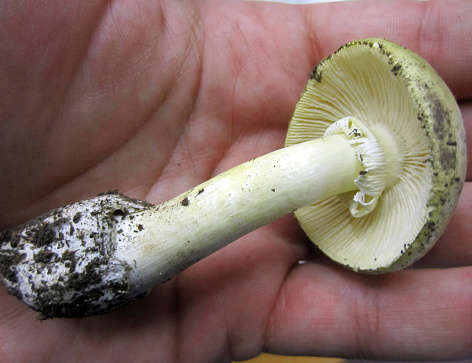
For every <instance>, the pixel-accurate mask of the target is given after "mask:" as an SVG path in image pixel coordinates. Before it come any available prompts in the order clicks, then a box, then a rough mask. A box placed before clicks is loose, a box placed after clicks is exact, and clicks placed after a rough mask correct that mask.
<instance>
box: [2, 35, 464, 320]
mask: <svg viewBox="0 0 472 363" xmlns="http://www.w3.org/2000/svg"><path fill="white" fill-rule="evenodd" d="M464 135H465V133H464V129H463V124H462V119H461V114H460V110H459V108H458V106H457V104H456V102H455V100H454V97H453V96H452V94H451V92H450V91H449V89H448V88H447V87H446V85H445V84H444V82H443V81H442V80H441V79H440V77H439V76H438V75H437V74H436V73H435V72H434V70H433V69H432V68H431V67H430V66H429V65H428V64H427V62H426V61H425V60H423V59H422V58H420V57H419V56H417V55H416V54H414V53H413V52H411V51H409V50H407V49H405V48H403V47H401V46H399V45H397V44H395V43H392V42H389V41H386V40H382V39H364V40H358V41H354V42H351V43H348V44H346V45H344V46H342V47H341V48H340V49H339V50H338V51H337V52H335V53H334V54H333V55H331V56H329V57H328V58H326V59H324V60H323V61H322V62H321V63H320V64H319V65H318V66H317V67H315V69H314V70H313V71H312V72H311V73H310V79H309V81H308V84H307V86H306V88H305V90H304V92H303V94H302V96H301V98H300V100H299V102H298V104H297V106H296V109H295V112H294V114H293V118H292V120H291V123H290V126H289V130H288V134H287V139H286V146H287V147H286V148H283V149H280V150H277V151H274V152H272V153H269V154H267V155H264V156H262V157H260V158H256V159H254V160H250V161H248V162H246V163H244V164H241V165H239V166H236V167H235V168H233V169H230V170H228V171H226V172H224V173H223V174H220V175H218V176H216V177H214V178H213V179H211V180H209V181H207V182H205V183H203V184H201V185H199V186H197V187H195V188H193V189H191V190H189V191H187V192H185V193H183V194H182V195H180V196H178V197H176V198H174V199H172V200H170V201H167V202H165V203H163V204H160V205H157V206H153V205H151V204H149V203H146V202H143V201H139V200H135V199H131V198H128V197H126V196H124V195H122V194H119V193H117V192H112V193H107V194H102V195H99V196H98V197H95V198H91V199H88V200H84V201H80V202H77V203H74V204H71V205H68V206H65V207H62V208H58V209H55V210H52V211H50V212H49V213H46V214H45V215H43V216H40V217H38V218H36V219H34V220H31V221H29V222H27V223H25V224H24V225H21V226H18V227H16V228H13V229H10V230H7V231H5V232H2V233H1V234H0V275H1V277H2V280H3V282H4V284H5V286H6V289H7V291H8V292H9V293H11V294H13V295H15V296H16V297H18V298H19V299H20V300H22V301H23V302H25V303H26V304H27V305H29V306H30V307H31V308H33V309H34V310H37V311H39V312H40V313H41V318H52V317H81V316H89V315H95V314H102V313H105V312H108V311H110V310H112V309H114V308H116V307H118V306H121V305H123V304H125V303H127V302H129V301H132V300H133V299H135V298H136V297H137V296H140V295H143V294H145V293H146V292H148V291H149V290H150V289H151V288H152V287H153V286H155V285H156V284H159V283H163V282H165V281H167V280H169V279H170V278H172V277H173V276H175V275H176V274H178V273H179V272H180V271H182V270H184V269H185V268H187V267H189V266H190V265H192V264H193V263H195V262H197V261H199V260H200V259H202V258H204V257H206V256H208V255H210V254H211V253H213V252H215V251H216V250H218V249H220V248H222V247H224V246H225V245H227V244H228V243H230V242H232V241H234V240H236V239H237V238H239V237H241V236H243V235H245V234H246V233H248V232H250V231H252V230H255V229H257V228H259V227H260V226H263V225H265V224H267V223H269V222H271V221H272V220H274V219H276V218H278V217H280V216H282V215H285V214H288V213H290V212H293V211H295V215H296V217H297V218H298V220H299V221H300V224H301V226H302V228H303V229H304V230H305V232H306V233H307V235H308V236H309V237H310V238H311V239H312V240H313V241H314V242H315V243H316V244H317V245H318V246H319V247H320V248H321V250H323V251H324V252H325V253H326V254H327V255H328V256H329V257H330V258H332V259H333V260H335V261H337V262H338V263H340V264H343V265H345V266H348V267H349V268H351V269H352V270H355V271H359V272H364V273H384V272H388V271H394V270H396V269H399V268H402V267H405V266H407V265H409V264H411V263H412V262H414V261H416V260H417V259H418V258H419V257H421V256H422V255H423V254H424V253H425V252H426V251H427V250H428V249H429V248H430V247H431V246H432V245H433V243H434V242H435V241H436V240H437V239H438V238H439V236H440V234H441V233H442V232H443V231H444V229H445V227H446V225H447V223H448V221H449V219H450V217H451V214H452V211H453V209H454V207H455V205H456V203H457V201H458V198H459V194H460V191H461V188H462V185H463V182H464V179H465V166H466V157H465V148H466V146H465V136H464Z"/></svg>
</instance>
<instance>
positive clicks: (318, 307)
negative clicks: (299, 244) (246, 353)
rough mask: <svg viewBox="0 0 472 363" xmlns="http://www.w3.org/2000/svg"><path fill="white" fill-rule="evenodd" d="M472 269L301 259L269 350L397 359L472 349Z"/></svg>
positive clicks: (277, 313) (441, 356)
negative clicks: (377, 272)
mask: <svg viewBox="0 0 472 363" xmlns="http://www.w3.org/2000/svg"><path fill="white" fill-rule="evenodd" d="M471 282H472V269H471V268H461V269H450V270H405V271H402V272H398V273H394V274H390V275H384V276H363V275H358V274H354V273H352V272H350V271H346V270H343V269H341V268H339V267H334V266H322V265H316V264H306V265H301V266H298V267H296V268H295V269H293V271H292V272H291V273H290V274H289V275H288V276H287V278H286V280H285V282H284V284H283V286H282V288H281V290H280V295H279V297H278V301H277V304H276V305H275V308H274V310H273V313H272V316H271V319H270V323H269V326H268V331H267V339H266V345H265V347H266V349H267V350H268V351H269V352H273V353H280V354H302V355H323V356H336V357H363V358H369V359H392V360H393V359H394V360H397V359H398V360H449V359H463V358H465V357H467V356H469V357H470V356H472V348H471V347H472V337H471V335H470V331H471V329H472V316H471V310H470V306H471V304H472V288H471Z"/></svg>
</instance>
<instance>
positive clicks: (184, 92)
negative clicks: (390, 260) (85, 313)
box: [0, 0, 472, 362]
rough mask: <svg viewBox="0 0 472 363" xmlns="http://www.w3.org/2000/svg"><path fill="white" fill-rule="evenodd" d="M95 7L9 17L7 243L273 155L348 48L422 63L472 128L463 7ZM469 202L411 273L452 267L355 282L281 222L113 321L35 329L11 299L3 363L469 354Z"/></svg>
mask: <svg viewBox="0 0 472 363" xmlns="http://www.w3.org/2000/svg"><path fill="white" fill-rule="evenodd" d="M84 4H85V2H72V1H69V2H67V6H64V4H63V3H59V2H54V1H49V2H48V4H47V6H44V4H40V3H38V2H33V1H30V2H26V3H23V4H19V3H10V2H3V3H0V23H1V24H3V25H2V32H1V33H0V56H1V59H2V63H1V65H0V105H1V106H0V120H1V121H0V128H1V129H0V135H2V136H1V137H2V139H1V142H0V155H2V157H1V158H0V170H2V173H1V174H0V180H1V185H2V187H3V192H2V194H1V195H0V205H1V206H2V208H1V212H0V228H2V229H3V228H7V227H10V226H12V225H15V224H18V223H21V222H23V221H25V220H27V219H29V218H32V217H35V216H37V215H39V214H40V213H42V212H44V211H47V210H49V209H51V208H53V207H56V206H60V205H63V204H66V203H70V202H73V201H76V200H79V199H82V198H86V197H90V196H93V195H96V194H98V193H99V192H103V191H106V190H109V189H119V190H120V191H121V192H123V193H125V194H128V195H130V196H132V197H136V198H140V199H145V200H147V201H149V202H152V203H159V202H162V201H164V200H166V199H169V198H171V197H173V196H175V195H177V194H179V193H180V192H183V191H185V190H187V189H189V188H190V187H192V186H194V185H197V184H198V183H200V182H202V181H203V180H206V179H208V178H209V177H211V176H213V175H215V174H217V173H219V172H221V171H223V170H226V169H228V168H229V167H231V166H234V165H236V164H238V163H240V162H243V161H246V160H248V159H252V158H254V157H256V156H258V155H262V154H264V153H266V152H269V151H271V150H274V149H276V148H280V147H281V146H282V145H283V140H284V137H285V131H286V128H287V124H288V120H289V119H290V116H291V113H292V110H293V107H294V105H295V102H296V101H297V98H298V96H299V95H300V93H301V91H302V89H303V86H304V84H305V82H306V75H307V73H308V72H309V71H310V69H311V68H312V67H313V65H315V64H316V63H317V62H318V61H319V60H320V59H321V58H323V57H325V56H326V55H328V54H330V53H332V51H334V50H336V49H337V48H338V47H339V46H340V45H342V44H344V43H346V42H348V41H350V40H353V39H358V38H364V37H370V36H375V37H385V38H387V39H390V40H393V41H396V42H398V43H401V44H403V45H405V46H407V47H409V48H410V49H412V50H414V51H416V52H418V53H420V54H421V55H422V56H423V57H425V58H426V59H427V60H428V61H429V62H430V63H431V64H432V66H433V67H434V68H435V69H436V70H437V71H438V72H439V73H440V75H441V76H442V77H443V78H444V79H445V81H446V83H447V84H448V85H449V86H450V87H451V89H452V91H453V93H454V94H455V95H456V96H457V98H458V100H459V101H460V105H461V109H462V112H463V116H464V121H465V123H466V129H467V127H468V126H469V125H470V123H471V122H472V107H471V103H470V98H471V96H472V91H471V90H472V87H471V85H472V72H471V68H472V64H471V62H470V59H471V56H472V54H471V53H472V52H471V50H470V49H471V47H470V36H469V35H470V33H471V30H472V22H471V21H470V20H469V19H468V18H467V17H466V15H467V14H468V13H470V11H471V10H472V9H471V8H472V6H471V4H470V3H469V2H468V1H466V0H464V1H436V2H416V1H406V2H353V3H333V4H323V5H313V6H306V7H305V6H304V7H298V6H288V5H282V4H270V3H244V2H236V1H231V2H217V1H202V2H196V1H186V2H184V3H183V2H172V1H160V2H158V1H154V2H151V1H135V2H129V3H114V2H112V3H110V4H108V3H104V2H101V1H94V2H87V3H86V4H85V5H84ZM41 5H42V6H41ZM469 129H470V127H469ZM468 180H470V172H469V174H468ZM471 199H472V189H471V187H470V185H469V183H466V185H465V188H464V192H463V195H462V197H461V201H460V204H459V206H458V209H457V211H456V213H455V216H454V217H453V220H452V221H451V224H450V227H449V228H448V230H447V231H446V233H445V234H444V236H443V238H442V239H441V240H440V241H439V242H438V244H437V246H436V247H435V248H434V249H433V250H432V251H431V252H430V254H429V255H427V256H426V257H425V258H424V259H423V260H422V261H421V262H420V263H418V264H417V266H418V267H434V268H440V269H434V270H432V269H409V270H406V271H402V272H397V273H393V274H389V275H385V276H363V275H358V274H355V273H353V272H350V271H346V270H344V269H342V268H340V267H338V266H334V265H332V264H330V263H329V262H327V261H325V259H324V258H323V257H321V256H320V254H319V253H316V252H314V251H313V248H312V247H311V244H310V243H309V242H308V241H307V240H306V238H305V237H304V236H303V233H302V232H301V231H300V230H299V228H298V226H297V224H296V222H295V221H294V219H293V217H291V216H288V217H285V218H282V219H280V220H278V221H276V222H274V223H272V224H271V225H269V226H266V227H264V228H261V229H260V230H258V231H256V232H253V233H251V234H250V235H248V236H246V237H244V238H242V239H240V240H238V241H236V242H235V243H233V244H231V245H229V246H228V247H226V248H224V249H223V250H221V251H219V252H217V253H215V254H214V255H212V256H210V257H208V258H207V259H205V260H204V261H202V262H200V263H197V264H196V265H194V266H192V267H191V268H189V269H188V270H186V271H185V272H183V273H182V274H180V275H178V276H177V277H176V278H174V279H173V280H171V281H169V282H168V283H166V284H164V285H162V286H158V287H156V288H155V289H153V291H152V292H151V294H150V295H149V296H148V297H146V298H145V299H142V300H139V301H136V302H134V303H132V304H130V305H128V306H126V307H124V308H121V309H119V310H116V311H114V312H112V313H110V314H107V315H105V316H99V317H94V318H87V319H73V320H48V321H43V322H42V323H40V322H39V321H37V320H36V319H35V317H36V314H35V313H34V312H32V311H30V310H29V309H28V308H26V307H25V306H24V305H23V304H21V303H19V302H18V301H17V300H16V299H15V298H14V297H12V296H8V295H7V294H6V293H5V292H4V291H3V289H2V290H1V293H0V298H1V299H2V303H1V306H2V308H1V310H0V344H1V349H0V361H5V362H8V361H14V362H18V361H30V360H32V359H33V358H32V357H34V360H37V361H65V360H68V361H84V360H90V358H92V359H93V360H94V361H130V360H135V361H148V360H149V361H165V362H170V361H192V362H200V361H201V362H209V361H218V362H221V361H224V360H231V359H243V358H248V357H250V356H254V355H257V354H258V353H259V352H260V351H262V350H265V351H269V352H273V353H280V354H301V355H329V356H345V357H355V356H364V357H368V358H372V359H380V358H384V359H386V358H389V359H410V360H413V359H420V358H423V359H430V360H432V359H436V360H438V359H451V358H462V357H464V356H467V355H471V354H472V351H471V348H470V329H471V325H472V322H471V321H470V319H469V318H468V316H469V314H470V313H469V311H470V306H471V302H472V291H471V290H470V288H469V285H471V284H470V283H469V282H470V280H471V278H472V270H471V269H470V267H467V266H468V265H470V264H471V262H472V248H470V247H469V246H468V245H467V242H468V240H469V239H470V236H471V235H472V230H471V229H470V227H469V226H468V223H467V221H468V220H469V219H470V217H472V212H471V203H472V200H471ZM300 260H309V261H310V262H309V263H306V264H298V263H297V262H298V261H300ZM452 267H457V268H452Z"/></svg>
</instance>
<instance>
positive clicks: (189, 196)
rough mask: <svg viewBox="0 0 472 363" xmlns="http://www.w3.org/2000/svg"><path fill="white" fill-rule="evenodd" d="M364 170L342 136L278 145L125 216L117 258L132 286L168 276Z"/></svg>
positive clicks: (349, 186) (342, 186)
mask: <svg viewBox="0 0 472 363" xmlns="http://www.w3.org/2000/svg"><path fill="white" fill-rule="evenodd" d="M361 170H364V168H363V166H362V164H361V162H360V161H359V158H358V155H357V154H356V150H355V148H354V147H353V146H352V145H351V144H350V142H349V140H348V139H347V138H346V137H345V136H341V135H333V136H329V137H327V138H321V139H317V140H313V141H308V142H305V143H302V144H298V145H295V146H291V147H289V148H285V149H281V150H278V151H275V152H272V153H270V154H267V155H264V156H262V157H259V158H257V159H254V160H251V161H248V162H246V163H244V164H241V165H239V166H236V167H235V168H233V169H231V170H228V171H227V172H225V173H223V174H221V175H218V176H216V177H214V178H213V179H211V180H209V181H207V182H205V183H203V184H201V185H199V186H197V187H196V188H193V189H191V190H190V191H188V192H186V193H184V194H182V195H180V196H178V197H177V198H174V199H172V200H170V201H167V202H165V203H163V204H161V205H159V206H156V207H153V208H151V209H149V210H147V211H145V212H139V213H137V214H135V215H133V219H132V221H131V223H130V218H129V217H125V218H124V220H123V221H122V222H121V223H119V224H118V226H117V228H119V229H122V231H121V234H120V235H118V241H117V246H118V250H117V253H116V257H117V258H118V259H123V260H127V261H128V262H129V263H130V264H132V265H133V264H134V266H136V268H135V269H134V270H133V273H132V277H131V280H134V281H132V283H134V284H136V285H137V286H139V289H146V288H151V287H152V286H154V285H155V284H157V283H160V282H163V281H166V280H168V279H169V278H171V277H173V276H174V275H176V274H177V273H178V272H180V271H182V270H183V269H185V268H187V267H188V266H190V265H191V264H193V263H195V262H196V261H198V260H200V259H202V258H204V257H206V256H208V255H210V254H211V253H213V252H215V251H217V250H218V249H220V248H222V247H224V246H225V245H227V244H228V243H230V242H232V241H234V240H236V239H238V238H239V237H241V236H243V235H245V234H247V233H249V232H251V231H253V230H255V229H257V228H259V227H261V226H263V225H265V224H267V223H269V222H271V221H272V220H274V219H276V218H278V217H281V216H283V215H285V214H287V213H290V212H293V211H294V210H296V209H298V208H301V207H304V206H306V205H309V204H312V203H315V202H318V201H321V200H324V199H326V198H328V197H330V196H333V195H336V194H339V193H344V192H347V191H352V190H357V186H356V185H355V183H354V181H355V180H356V179H357V178H358V177H359V173H360V171H361Z"/></svg>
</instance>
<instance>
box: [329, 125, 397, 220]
mask: <svg viewBox="0 0 472 363" xmlns="http://www.w3.org/2000/svg"><path fill="white" fill-rule="evenodd" d="M333 135H344V136H345V137H346V138H347V139H348V140H349V143H350V144H351V145H353V146H355V148H356V153H357V157H358V158H359V161H360V162H361V163H362V165H363V166H364V167H365V169H364V170H362V171H360V172H359V177H358V178H357V179H356V180H355V181H354V183H355V184H356V185H357V187H358V188H359V190H358V191H349V192H346V193H342V194H339V195H338V197H339V198H340V199H341V200H342V201H343V203H344V204H346V205H347V206H348V208H349V211H350V213H351V215H352V216H353V217H356V218H360V217H363V216H365V215H367V214H369V213H370V212H372V211H373V210H374V209H375V206H376V205H377V202H378V200H379V198H380V196H381V195H382V192H383V191H384V190H385V189H387V188H389V187H391V186H392V185H394V184H395V182H396V181H397V180H398V177H399V175H400V173H401V169H402V166H403V154H402V152H401V148H400V147H399V145H398V142H397V140H395V139H394V138H393V137H392V136H391V133H390V132H389V130H388V129H387V128H386V127H385V126H383V125H374V126H373V127H370V128H368V127H367V126H366V125H365V124H364V123H363V122H362V121H360V120H358V119H356V118H355V117H350V116H348V117H344V118H342V119H340V120H339V121H336V122H335V123H333V124H332V125H331V126H330V127H328V128H327V129H326V131H325V134H324V136H325V137H328V136H333Z"/></svg>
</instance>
